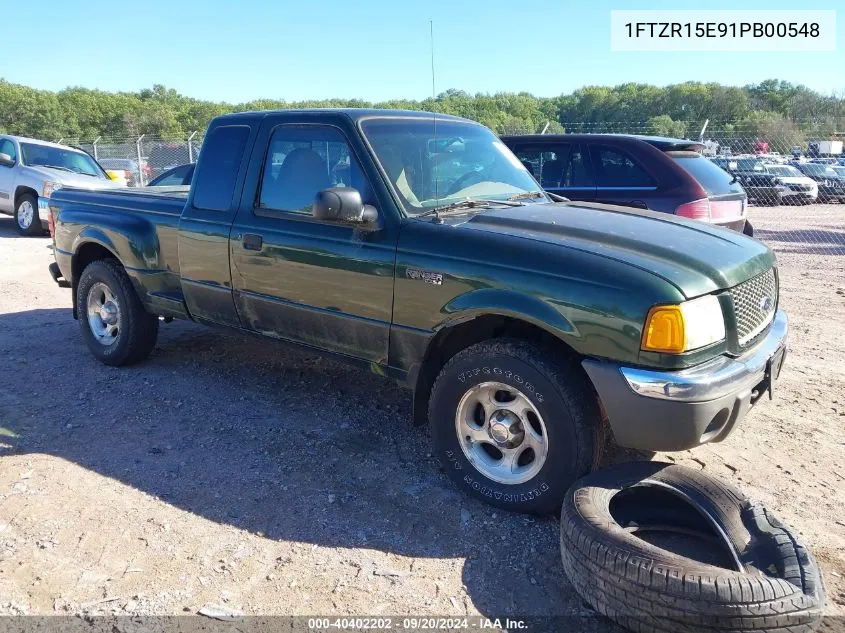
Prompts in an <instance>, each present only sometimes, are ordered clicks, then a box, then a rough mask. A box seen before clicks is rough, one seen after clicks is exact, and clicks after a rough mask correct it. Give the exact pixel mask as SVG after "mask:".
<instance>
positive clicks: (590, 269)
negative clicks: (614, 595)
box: [49, 109, 787, 513]
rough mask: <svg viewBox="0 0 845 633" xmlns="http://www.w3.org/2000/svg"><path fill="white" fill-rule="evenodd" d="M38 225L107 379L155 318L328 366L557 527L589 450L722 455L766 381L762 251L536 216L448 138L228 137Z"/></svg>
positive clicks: (446, 124) (770, 270) (487, 166)
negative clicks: (399, 410)
mask: <svg viewBox="0 0 845 633" xmlns="http://www.w3.org/2000/svg"><path fill="white" fill-rule="evenodd" d="M49 208H50V214H51V215H50V226H51V228H52V233H53V236H54V243H55V254H56V262H55V263H54V264H52V265H51V266H50V272H51V274H52V275H53V278H54V279H55V280H56V281H57V282H59V283H60V284H62V285H66V286H69V287H70V288H71V289H72V300H73V315H74V317H75V318H76V319H78V321H79V328H80V333H81V335H82V337H83V339H84V340H85V342H86V344H87V347H88V349H89V350H90V352H91V353H92V354H93V356H94V357H96V358H97V359H98V360H100V361H101V362H103V363H106V364H109V365H128V364H131V363H137V362H139V361H142V360H144V359H145V358H147V357H148V356H149V355H150V353H151V351H152V350H153V347H154V346H155V343H156V336H157V333H158V329H159V326H160V323H162V322H167V321H170V320H172V319H191V320H193V321H197V322H199V323H204V324H208V325H213V326H219V327H226V328H231V329H235V330H239V331H243V332H250V333H253V334H258V335H261V336H264V337H267V338H270V339H277V340H279V341H285V342H288V343H293V344H296V345H299V346H304V347H306V348H308V349H311V350H314V351H318V352H323V353H327V354H331V355H333V356H334V357H336V358H338V359H341V360H343V361H347V362H349V363H353V364H355V365H358V366H360V367H361V368H362V369H364V370H367V371H372V372H376V373H378V374H380V375H385V376H388V377H391V378H393V379H395V380H398V381H400V382H401V383H403V384H405V385H407V386H408V387H409V388H410V389H411V390H412V391H413V411H414V419H415V420H416V421H417V422H427V423H428V424H429V425H430V426H431V433H432V437H433V444H434V451H435V452H436V454H437V455H438V457H439V458H440V460H441V462H442V465H443V468H444V469H445V470H446V472H447V473H448V474H449V476H450V477H451V478H452V479H453V480H454V482H455V483H456V484H457V485H458V486H459V487H460V488H462V489H463V490H465V491H466V492H467V493H469V494H472V495H475V496H477V497H480V498H482V499H484V500H486V501H488V502H490V503H491V504H494V505H496V506H499V507H502V508H507V509H510V510H516V511H523V512H534V513H548V512H552V511H555V510H556V509H557V508H558V507H559V506H560V504H561V501H562V499H563V496H564V493H565V491H566V490H567V488H568V487H569V485H570V484H571V483H572V482H573V481H574V480H575V479H576V478H577V477H579V476H581V475H583V474H585V473H586V472H588V471H589V470H590V469H591V468H592V467H593V465H594V464H595V463H596V462H597V456H598V455H599V454H600V451H601V449H602V447H603V443H604V442H603V438H605V437H606V436H607V432H606V431H612V434H613V437H614V438H615V441H616V442H617V443H618V444H620V445H622V446H627V447H632V448H635V449H642V450H648V451H677V450H683V449H688V448H691V447H694V446H698V445H700V444H704V443H706V442H718V441H721V440H723V439H725V437H727V436H728V434H729V433H730V432H731V431H732V430H733V429H734V428H735V427H736V425H737V424H738V423H739V422H740V420H741V419H742V418H743V416H745V415H746V414H747V413H748V411H749V409H750V408H751V407H752V405H754V404H755V403H757V402H758V401H759V400H760V399H761V398H763V397H764V395H766V394H769V395H771V394H772V389H773V386H774V384H775V380H776V379H777V377H778V374H779V372H780V367H781V365H782V363H783V357H784V350H785V342H786V337H787V318H786V315H785V314H784V313H783V312H782V311H780V310H778V273H777V267H776V261H775V256H774V254H773V253H772V251H771V250H769V248H767V247H766V246H765V245H763V244H761V243H760V242H758V241H755V240H753V239H750V238H748V237H746V236H743V235H741V234H739V233H737V232H733V231H729V230H726V229H720V228H718V227H713V226H709V225H707V224H704V223H699V222H695V221H691V220H686V219H683V218H678V217H675V216H670V215H667V214H662V213H656V212H652V211H647V210H640V209H632V208H624V207H617V206H612V205H604V204H597V203H588V202H577V203H576V202H570V201H566V200H565V199H563V201H561V199H559V198H555V199H553V198H552V197H550V196H549V195H547V194H546V193H544V192H543V191H542V189H541V188H540V186H539V185H538V183H537V182H536V181H535V180H534V178H533V177H532V176H531V175H530V174H529V173H528V171H526V169H525V168H524V166H523V165H522V164H521V163H520V161H519V160H517V158H516V157H515V156H514V155H513V154H512V153H511V152H510V150H508V149H507V147H505V146H504V145H503V144H502V142H501V141H500V140H499V139H498V138H497V137H496V136H495V135H494V134H493V133H492V132H491V131H490V130H488V129H486V128H485V127H483V126H481V125H478V124H476V123H473V122H471V121H467V120H463V119H460V118H455V117H451V116H446V115H441V114H437V115H433V114H431V113H421V112H405V111H386V110H355V109H348V110H285V111H267V112H252V113H240V114H232V115H226V116H222V117H219V118H217V119H215V120H214V121H213V122H212V123H211V126H210V128H209V130H208V133H207V135H206V137H205V141H204V143H203V146H202V152H201V154H200V157H199V161H198V163H197V168H196V173H195V174H194V178H193V181H192V184H191V186H190V189H186V190H184V191H182V192H180V191H176V192H173V191H167V192H160V193H154V192H145V191H143V190H134V191H133V190H115V191H84V190H74V189H70V188H62V189H60V190H58V191H56V192H55V193H54V194H53V196H52V197H51V199H50V207H49ZM278 353H283V351H281V349H280V351H279V352H278ZM375 397H377V394H376V396H375Z"/></svg>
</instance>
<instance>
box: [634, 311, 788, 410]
mask: <svg viewBox="0 0 845 633" xmlns="http://www.w3.org/2000/svg"><path fill="white" fill-rule="evenodd" d="M788 331H789V320H788V319H787V316H786V313H785V312H783V311H781V310H778V311H777V313H776V314H775V318H774V321H773V322H772V325H771V327H770V328H769V333H768V334H767V335H766V338H765V339H763V341H762V342H760V343H758V344H757V346H756V347H754V349H752V350H751V351H750V352H748V353H747V354H746V355H744V356H741V357H739V358H728V357H727V356H719V357H718V358H714V359H713V360H711V361H708V362H706V363H702V364H701V365H697V366H695V367H691V368H689V369H683V370H680V371H652V370H648V369H631V368H627V367H620V369H619V370H620V371H621V372H622V375H623V376H624V377H625V380H626V381H627V382H628V386H629V387H630V388H631V390H632V391H634V392H635V393H637V394H639V395H641V396H646V397H649V398H659V399H662V400H675V401H678V402H706V401H708V400H715V399H717V398H721V397H724V396H727V395H730V394H732V393H737V392H739V391H742V390H744V389H746V388H749V387H753V386H754V385H756V384H758V383H759V382H760V381H762V380H763V378H764V376H765V372H766V363H767V362H768V361H769V359H770V358H772V356H774V354H775V353H776V352H777V351H778V350H779V349H780V348H781V347H783V346H784V345H785V344H786V339H787V334H788Z"/></svg>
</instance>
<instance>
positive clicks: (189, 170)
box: [147, 163, 196, 187]
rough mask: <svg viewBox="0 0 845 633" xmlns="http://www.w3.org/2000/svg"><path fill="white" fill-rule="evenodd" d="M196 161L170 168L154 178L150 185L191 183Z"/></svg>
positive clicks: (170, 185) (162, 185) (169, 185)
mask: <svg viewBox="0 0 845 633" xmlns="http://www.w3.org/2000/svg"><path fill="white" fill-rule="evenodd" d="M195 167H196V163H188V164H187V165H179V166H178V167H174V168H173V169H168V170H167V171H166V172H164V173H163V174H162V175H161V176H159V177H158V178H153V179H152V180H151V181H150V184H149V185H147V186H148V187H173V186H177V185H190V184H191V179H192V178H193V177H194V168H195Z"/></svg>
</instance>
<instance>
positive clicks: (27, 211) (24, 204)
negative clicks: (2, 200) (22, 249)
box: [15, 193, 44, 235]
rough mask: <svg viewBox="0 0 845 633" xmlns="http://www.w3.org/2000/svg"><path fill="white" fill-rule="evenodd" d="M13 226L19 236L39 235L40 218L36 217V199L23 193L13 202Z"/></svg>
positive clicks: (40, 231) (40, 228)
mask: <svg viewBox="0 0 845 633" xmlns="http://www.w3.org/2000/svg"><path fill="white" fill-rule="evenodd" d="M15 224H16V225H17V227H18V232H19V233H20V234H21V235H41V234H42V233H43V232H44V229H43V228H42V227H41V218H40V217H38V199H37V198H36V197H35V196H34V195H32V194H31V193H25V194H23V195H22V196H20V197H19V198H18V199H17V202H15Z"/></svg>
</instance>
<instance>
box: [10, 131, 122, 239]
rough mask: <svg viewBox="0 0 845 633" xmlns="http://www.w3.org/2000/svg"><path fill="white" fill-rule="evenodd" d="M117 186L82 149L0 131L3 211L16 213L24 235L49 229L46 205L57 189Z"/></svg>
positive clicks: (19, 227)
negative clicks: (5, 133)
mask: <svg viewBox="0 0 845 633" xmlns="http://www.w3.org/2000/svg"><path fill="white" fill-rule="evenodd" d="M118 186H119V185H118V183H116V182H114V181H113V180H111V179H110V178H109V177H108V175H107V174H106V172H105V171H103V168H102V167H100V166H99V165H98V164H97V161H95V160H94V159H93V158H91V156H89V155H88V154H86V153H85V152H83V151H82V150H78V149H74V148H72V147H67V146H65V145H58V144H57V143H47V142H45V141H39V140H37V139H33V138H25V137H21V136H8V135H0V213H5V214H6V215H12V216H14V218H15V225H16V226H17V228H18V231H19V232H20V233H21V235H39V234H41V233H43V232H44V231H45V230H46V229H47V205H48V203H49V199H50V196H51V195H52V194H53V192H55V191H56V190H57V189H59V188H61V187H84V188H87V189H107V188H112V187H118Z"/></svg>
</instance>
